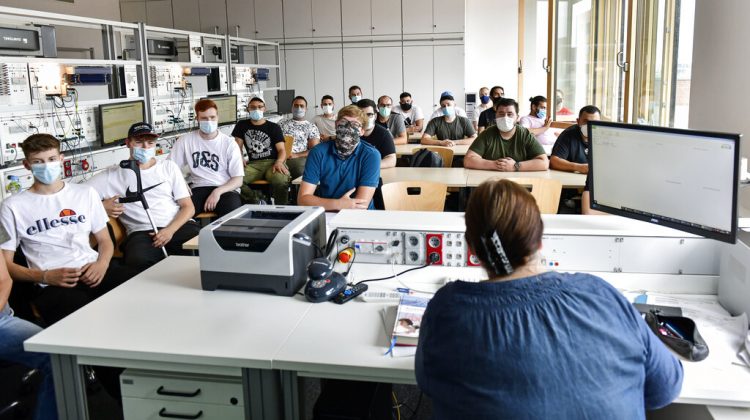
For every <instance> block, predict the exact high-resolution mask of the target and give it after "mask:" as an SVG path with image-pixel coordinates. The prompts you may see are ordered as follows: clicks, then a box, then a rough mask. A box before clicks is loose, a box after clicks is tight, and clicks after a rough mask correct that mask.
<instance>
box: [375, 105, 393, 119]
mask: <svg viewBox="0 0 750 420" xmlns="http://www.w3.org/2000/svg"><path fill="white" fill-rule="evenodd" d="M378 114H380V116H381V117H383V118H388V117H389V116H390V115H391V107H386V106H381V107H380V108H378Z"/></svg>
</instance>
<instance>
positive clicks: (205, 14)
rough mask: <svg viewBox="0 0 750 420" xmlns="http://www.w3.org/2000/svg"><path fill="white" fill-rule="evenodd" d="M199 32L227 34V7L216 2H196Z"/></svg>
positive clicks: (212, 0)
mask: <svg viewBox="0 0 750 420" xmlns="http://www.w3.org/2000/svg"><path fill="white" fill-rule="evenodd" d="M198 11H199V15H198V16H200V22H201V32H204V33H207V34H218V35H226V34H227V7H226V4H225V3H224V2H217V1H216V0H198Z"/></svg>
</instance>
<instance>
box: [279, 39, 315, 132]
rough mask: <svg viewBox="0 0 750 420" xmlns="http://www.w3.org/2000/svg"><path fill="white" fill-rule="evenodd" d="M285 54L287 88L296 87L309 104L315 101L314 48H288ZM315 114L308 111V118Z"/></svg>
mask: <svg viewBox="0 0 750 420" xmlns="http://www.w3.org/2000/svg"><path fill="white" fill-rule="evenodd" d="M285 55H286V87H287V89H294V94H295V95H297V96H304V97H305V99H307V102H308V106H309V105H310V104H311V103H315V102H314V101H315V99H314V98H315V74H314V72H313V71H311V70H312V69H313V65H314V64H313V63H314V61H313V52H312V50H310V49H304V50H290V49H287V50H286V51H285ZM280 105H281V104H280ZM310 108H311V107H310ZM313 116H314V114H313V113H312V112H308V113H307V119H312V117H313Z"/></svg>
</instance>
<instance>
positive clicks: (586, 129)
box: [580, 124, 589, 138]
mask: <svg viewBox="0 0 750 420" xmlns="http://www.w3.org/2000/svg"><path fill="white" fill-rule="evenodd" d="M580 127H581V134H583V137H585V138H589V125H588V124H584V125H582V126H580Z"/></svg>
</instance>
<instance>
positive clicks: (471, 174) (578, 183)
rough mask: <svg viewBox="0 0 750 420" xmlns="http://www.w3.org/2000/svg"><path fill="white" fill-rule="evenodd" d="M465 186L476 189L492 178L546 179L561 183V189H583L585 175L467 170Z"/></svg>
mask: <svg viewBox="0 0 750 420" xmlns="http://www.w3.org/2000/svg"><path fill="white" fill-rule="evenodd" d="M466 172H467V177H466V186H467V187H472V188H473V187H477V186H479V184H481V183H482V182H484V181H486V180H488V179H492V178H498V179H499V178H546V179H556V180H558V181H560V182H561V183H562V186H563V188H583V186H585V185H586V175H584V174H577V173H573V172H563V171H555V170H547V171H538V172H498V171H485V170H480V169H467V170H466Z"/></svg>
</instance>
